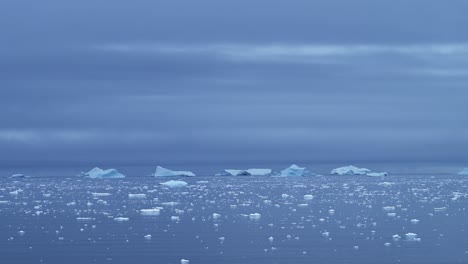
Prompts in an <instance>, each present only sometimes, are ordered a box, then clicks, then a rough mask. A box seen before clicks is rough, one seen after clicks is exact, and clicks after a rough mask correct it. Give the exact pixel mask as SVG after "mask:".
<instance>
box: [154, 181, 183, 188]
mask: <svg viewBox="0 0 468 264" xmlns="http://www.w3.org/2000/svg"><path fill="white" fill-rule="evenodd" d="M160 184H161V185H163V186H166V187H170V188H178V187H185V186H187V185H188V183H186V182H184V181H167V182H162V183H160Z"/></svg>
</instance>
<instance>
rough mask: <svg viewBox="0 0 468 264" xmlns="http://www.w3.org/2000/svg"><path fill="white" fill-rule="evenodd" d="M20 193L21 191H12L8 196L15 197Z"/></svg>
mask: <svg viewBox="0 0 468 264" xmlns="http://www.w3.org/2000/svg"><path fill="white" fill-rule="evenodd" d="M21 192H23V190H21V189H18V190H14V191H12V192H10V195H13V196H17V195H18V194H20V193H21Z"/></svg>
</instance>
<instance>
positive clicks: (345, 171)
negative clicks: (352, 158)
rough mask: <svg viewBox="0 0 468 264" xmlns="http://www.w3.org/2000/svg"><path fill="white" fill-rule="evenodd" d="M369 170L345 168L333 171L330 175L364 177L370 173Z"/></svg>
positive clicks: (352, 167)
mask: <svg viewBox="0 0 468 264" xmlns="http://www.w3.org/2000/svg"><path fill="white" fill-rule="evenodd" d="M370 172H371V170H369V169H366V168H358V167H355V166H352V165H350V166H345V167H340V168H336V169H333V170H332V171H331V173H330V174H337V175H365V174H367V173H370Z"/></svg>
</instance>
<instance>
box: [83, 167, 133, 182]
mask: <svg viewBox="0 0 468 264" xmlns="http://www.w3.org/2000/svg"><path fill="white" fill-rule="evenodd" d="M80 176H82V177H87V178H91V179H120V178H125V175H123V174H121V173H120V172H118V171H117V170H116V169H107V170H103V169H100V168H98V167H96V168H94V169H92V170H90V171H88V172H81V173H80Z"/></svg>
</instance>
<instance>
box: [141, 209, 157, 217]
mask: <svg viewBox="0 0 468 264" xmlns="http://www.w3.org/2000/svg"><path fill="white" fill-rule="evenodd" d="M160 213H161V209H160V208H152V209H141V210H140V214H141V215H145V216H155V215H159V214H160Z"/></svg>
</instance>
